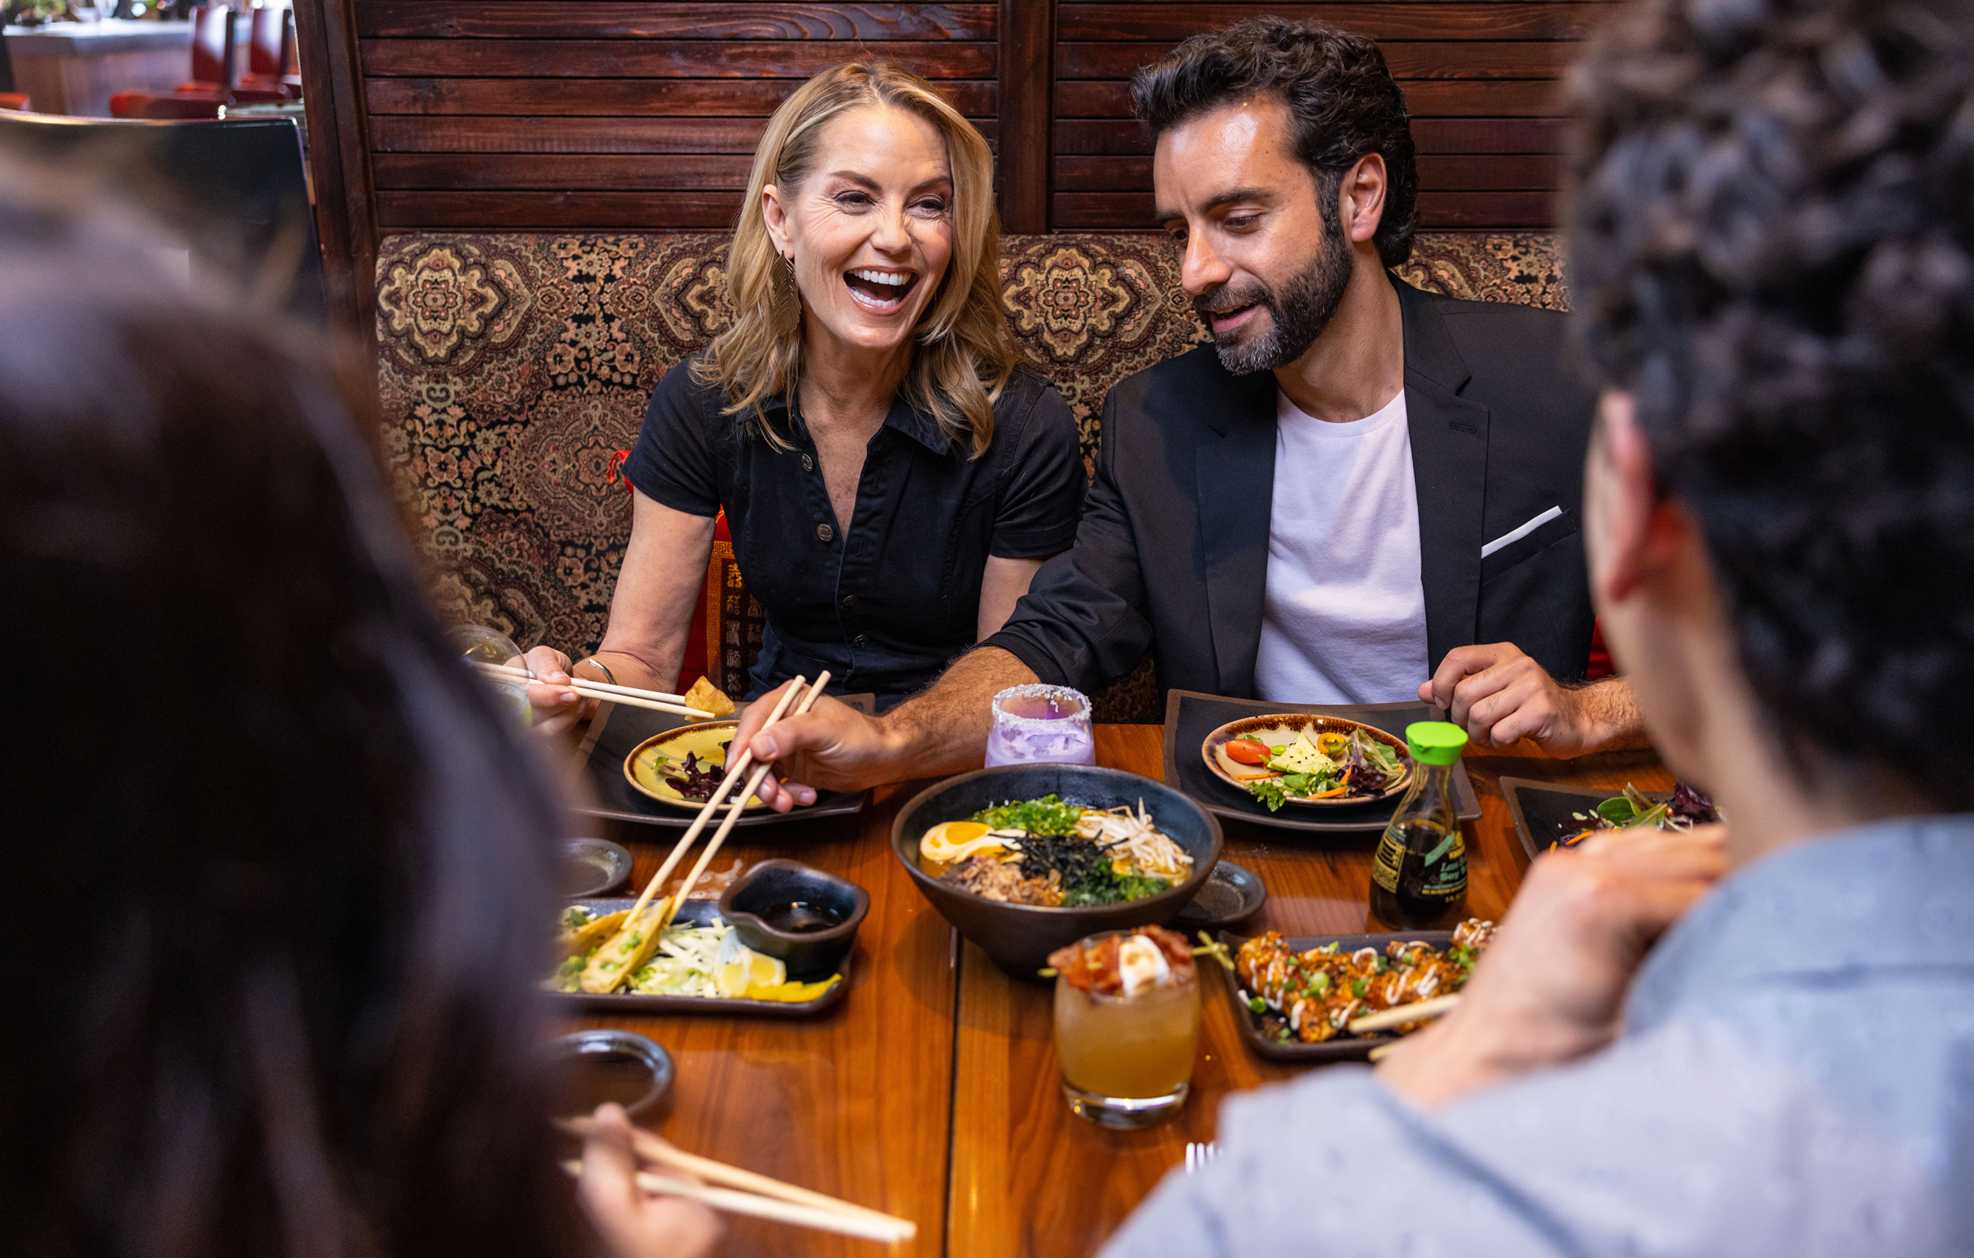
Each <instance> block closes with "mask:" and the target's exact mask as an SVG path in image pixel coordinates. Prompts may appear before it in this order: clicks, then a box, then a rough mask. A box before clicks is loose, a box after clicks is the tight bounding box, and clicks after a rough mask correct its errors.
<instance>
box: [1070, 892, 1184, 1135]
mask: <svg viewBox="0 0 1974 1258" xmlns="http://www.w3.org/2000/svg"><path fill="white" fill-rule="evenodd" d="M1116 933H1119V934H1130V933H1131V932H1129V931H1120V932H1116ZM1102 937H1103V936H1097V938H1102ZM1055 1014H1056V1059H1057V1060H1058V1061H1060V1062H1061V1063H1062V1094H1063V1097H1064V1099H1066V1100H1067V1101H1068V1102H1069V1108H1070V1110H1071V1112H1073V1113H1075V1114H1076V1115H1077V1116H1078V1117H1081V1118H1086V1119H1088V1120H1089V1121H1091V1122H1093V1123H1096V1124H1097V1125H1098V1126H1101V1127H1118V1128H1124V1129H1132V1128H1138V1127H1150V1126H1152V1125H1154V1124H1156V1123H1160V1122H1163V1121H1164V1120H1166V1119H1167V1118H1170V1117H1171V1116H1172V1115H1174V1114H1176V1113H1178V1112H1179V1109H1180V1107H1181V1106H1183V1105H1185V1103H1186V1094H1187V1093H1188V1092H1189V1091H1191V1089H1192V1077H1193V1055H1194V1052H1195V1051H1196V1049H1197V1048H1198V1046H1199V977H1198V974H1197V972H1196V971H1194V970H1193V969H1192V968H1191V967H1187V968H1186V969H1185V970H1183V971H1181V972H1179V973H1177V974H1175V975H1173V981H1172V982H1170V983H1168V984H1164V985H1161V986H1158V987H1153V988H1149V989H1147V990H1145V991H1141V992H1139V993H1138V994H1137V995H1135V996H1125V995H1122V994H1118V995H1104V994H1102V993H1098V992H1090V991H1085V990H1083V989H1082V988H1079V987H1075V986H1072V985H1071V984H1070V983H1068V982H1067V981H1065V980H1063V979H1061V978H1058V979H1056V1010H1055Z"/></svg>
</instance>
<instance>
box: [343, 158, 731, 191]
mask: <svg viewBox="0 0 1974 1258" xmlns="http://www.w3.org/2000/svg"><path fill="white" fill-rule="evenodd" d="M753 161H754V159H753V158H751V157H747V156H745V155H743V154H738V153H735V154H731V155H728V154H717V155H703V154H697V153H662V154H649V155H643V154H640V155H637V156H616V155H605V154H597V153H379V154H377V155H376V156H374V157H372V158H371V159H370V169H371V173H372V174H373V175H374V176H375V177H376V180H377V187H378V188H379V189H407V188H427V189H435V190H443V189H458V190H462V191H464V190H480V191H484V190H501V189H527V188H538V189H572V190H573V189H595V190H599V191H636V192H644V191H654V190H661V189H725V190H728V191H732V192H738V191H740V190H741V189H743V188H745V187H746V186H747V172H748V169H749V168H750V167H751V166H752V165H753Z"/></svg>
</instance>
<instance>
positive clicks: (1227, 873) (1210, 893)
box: [1171, 860, 1268, 934]
mask: <svg viewBox="0 0 1974 1258" xmlns="http://www.w3.org/2000/svg"><path fill="white" fill-rule="evenodd" d="M1267 902H1268V889H1267V888H1266V887H1263V886H1262V885H1261V877H1260V875H1259V874H1256V873H1255V872H1254V871H1253V870H1251V869H1249V868H1248V867H1247V866H1245V865H1236V864H1235V863H1234V862H1232V861H1227V860H1223V861H1221V862H1220V863H1219V864H1217V865H1215V866H1214V867H1213V872H1212V873H1211V874H1208V875H1207V878H1206V881H1205V882H1204V883H1202V884H1200V889H1199V894H1198V895H1196V896H1194V897H1193V902H1192V903H1191V904H1188V905H1187V906H1186V907H1185V908H1183V909H1180V910H1179V916H1177V917H1175V918H1173V919H1172V923H1171V925H1172V929H1173V930H1176V931H1180V932H1182V933H1185V934H1191V933H1192V932H1193V931H1196V930H1219V929H1221V928H1222V927H1225V926H1236V925H1239V924H1240V923H1241V922H1244V921H1246V920H1247V919H1248V918H1250V917H1253V916H1254V915H1255V914H1256V913H1259V912H1260V911H1261V906H1262V905H1263V904H1266V903H1267Z"/></svg>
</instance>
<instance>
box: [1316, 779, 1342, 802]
mask: <svg viewBox="0 0 1974 1258" xmlns="http://www.w3.org/2000/svg"><path fill="white" fill-rule="evenodd" d="M1346 789H1347V788H1346V787H1345V786H1344V784H1343V783H1341V782H1339V783H1337V784H1336V785H1335V786H1332V787H1331V788H1330V789H1329V790H1327V791H1317V792H1316V793H1315V794H1314V795H1311V796H1309V797H1308V798H1310V799H1335V798H1336V797H1337V796H1339V795H1341V794H1343V793H1344V791H1345V790H1346Z"/></svg>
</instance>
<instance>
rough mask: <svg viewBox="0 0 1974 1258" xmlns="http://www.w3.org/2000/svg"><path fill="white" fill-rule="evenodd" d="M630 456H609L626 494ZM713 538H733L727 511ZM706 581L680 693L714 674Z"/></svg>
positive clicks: (615, 480)
mask: <svg viewBox="0 0 1974 1258" xmlns="http://www.w3.org/2000/svg"><path fill="white" fill-rule="evenodd" d="M630 457H631V452H630V451H629V450H618V451H615V452H614V453H612V454H611V456H610V465H609V468H608V472H607V475H608V477H609V479H610V481H611V483H612V484H621V485H622V486H623V487H624V492H625V493H626V494H628V493H631V492H633V491H634V490H635V489H636V486H634V485H632V484H631V478H630V477H628V476H626V475H624V464H625V463H626V462H627V461H628V460H629V459H630ZM713 540H714V541H715V542H729V543H730V542H732V541H733V534H732V533H731V532H730V531H728V529H727V513H726V512H724V511H722V512H720V514H719V515H717V516H715V517H714V519H713ZM707 566H708V567H709V568H710V567H711V566H712V560H711V558H710V557H709V558H708V560H707ZM706 584H707V583H706V582H704V581H701V582H700V583H699V600H698V601H697V602H696V603H694V604H693V605H692V622H691V624H689V625H688V626H687V627H686V631H685V654H683V655H681V656H679V677H678V681H677V682H676V683H675V686H676V689H677V690H678V691H679V693H681V694H683V693H685V691H686V689H687V688H688V687H690V686H691V685H692V683H693V682H695V681H698V680H699V679H700V678H701V677H711V676H712V675H713V673H712V670H711V669H710V668H708V667H707V658H708V657H707V653H706Z"/></svg>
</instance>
